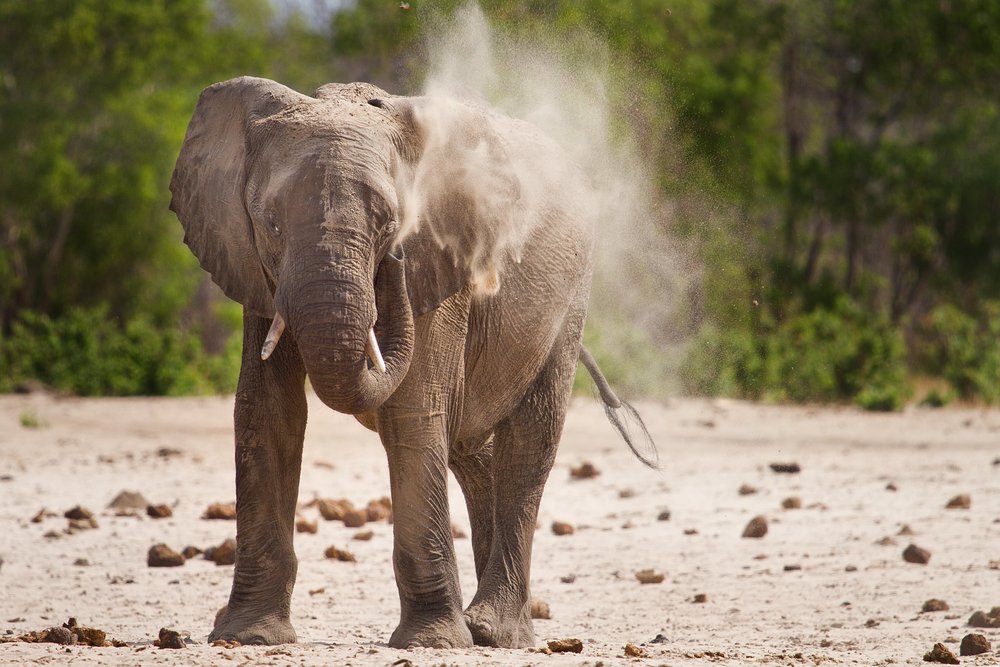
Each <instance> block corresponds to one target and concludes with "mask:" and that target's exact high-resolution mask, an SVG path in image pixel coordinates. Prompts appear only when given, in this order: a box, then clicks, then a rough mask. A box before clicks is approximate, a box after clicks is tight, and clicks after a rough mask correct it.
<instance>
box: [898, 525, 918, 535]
mask: <svg viewBox="0 0 1000 667" xmlns="http://www.w3.org/2000/svg"><path fill="white" fill-rule="evenodd" d="M896 534H897V535H916V533H915V532H914V531H913V529H912V528H910V524H908V523H904V524H903V525H902V527H901V528H900V529H899V532H898V533H896Z"/></svg>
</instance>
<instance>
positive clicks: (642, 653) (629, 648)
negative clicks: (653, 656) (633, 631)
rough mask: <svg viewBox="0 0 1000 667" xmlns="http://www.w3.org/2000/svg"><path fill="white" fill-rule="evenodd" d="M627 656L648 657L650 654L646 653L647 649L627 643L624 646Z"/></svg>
mask: <svg viewBox="0 0 1000 667" xmlns="http://www.w3.org/2000/svg"><path fill="white" fill-rule="evenodd" d="M624 652H625V657H626V658H648V657H649V654H648V653H646V649H644V648H640V647H638V646H636V645H635V644H625V648H624Z"/></svg>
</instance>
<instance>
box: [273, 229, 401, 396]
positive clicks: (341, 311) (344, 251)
mask: <svg viewBox="0 0 1000 667" xmlns="http://www.w3.org/2000/svg"><path fill="white" fill-rule="evenodd" d="M366 251H367V252H366ZM324 254H325V253H324ZM370 257H371V253H370V251H369V250H368V249H367V248H359V247H357V244H355V243H350V242H347V243H344V244H343V245H341V246H338V247H334V248H331V249H330V255H328V256H326V257H324V258H321V259H315V260H312V261H307V262H302V263H301V264H300V265H299V266H297V267H295V270H294V271H293V272H292V275H290V276H289V277H288V279H285V277H284V276H282V280H281V284H279V287H278V290H277V292H276V293H275V305H276V307H277V309H278V312H280V313H284V316H285V319H286V320H287V322H288V327H289V329H290V330H291V331H292V335H293V336H294V338H295V340H296V342H297V343H298V345H299V350H300V352H301V354H302V360H303V362H304V363H305V367H306V373H308V375H309V381H310V382H311V383H312V387H313V390H314V391H315V392H316V394H317V395H318V396H319V397H320V399H321V400H322V401H323V402H324V403H325V404H326V405H328V406H329V407H331V408H333V409H334V410H337V411H338V412H345V413H348V414H360V413H363V412H369V411H371V410H373V409H375V408H377V407H378V406H380V405H381V404H382V403H384V402H385V401H386V399H388V398H389V396H390V395H392V393H393V392H394V391H395V390H396V388H397V387H398V386H399V383H400V382H402V380H403V377H404V376H405V375H406V372H407V371H408V370H409V367H410V359H411V357H412V353H413V316H412V313H411V311H410V303H409V299H408V298H407V294H406V280H405V277H404V273H403V259H402V257H401V256H400V257H395V256H393V255H392V254H391V253H390V254H387V255H386V256H385V259H383V260H382V262H381V264H380V265H379V266H378V267H377V270H376V276H375V277H374V280H373V276H372V268H371V260H370ZM376 308H377V314H378V323H377V326H376V327H375V331H376V333H377V334H378V336H377V337H378V347H380V348H381V350H382V352H383V354H384V363H385V371H384V372H382V371H380V370H378V369H376V368H369V366H368V361H367V355H366V346H369V345H370V344H369V332H370V331H371V329H372V325H373V324H374V323H375V318H376Z"/></svg>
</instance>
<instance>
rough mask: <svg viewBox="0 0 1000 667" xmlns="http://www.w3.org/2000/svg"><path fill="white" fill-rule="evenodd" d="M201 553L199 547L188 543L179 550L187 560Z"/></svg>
mask: <svg viewBox="0 0 1000 667" xmlns="http://www.w3.org/2000/svg"><path fill="white" fill-rule="evenodd" d="M201 553H202V551H201V549H199V548H198V547H194V546H190V545H189V546H186V547H184V550H183V551H181V555H182V556H184V557H185V558H187V559H188V560H190V559H192V558H194V557H195V556H197V555H199V554H201Z"/></svg>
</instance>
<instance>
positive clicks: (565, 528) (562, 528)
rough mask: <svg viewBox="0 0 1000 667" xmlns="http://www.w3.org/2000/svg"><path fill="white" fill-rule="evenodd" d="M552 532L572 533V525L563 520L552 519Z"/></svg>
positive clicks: (559, 533) (557, 533) (558, 533)
mask: <svg viewBox="0 0 1000 667" xmlns="http://www.w3.org/2000/svg"><path fill="white" fill-rule="evenodd" d="M552 532H553V533H555V534H556V535H572V534H573V526H572V524H568V523H566V522H565V521H553V522H552Z"/></svg>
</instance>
